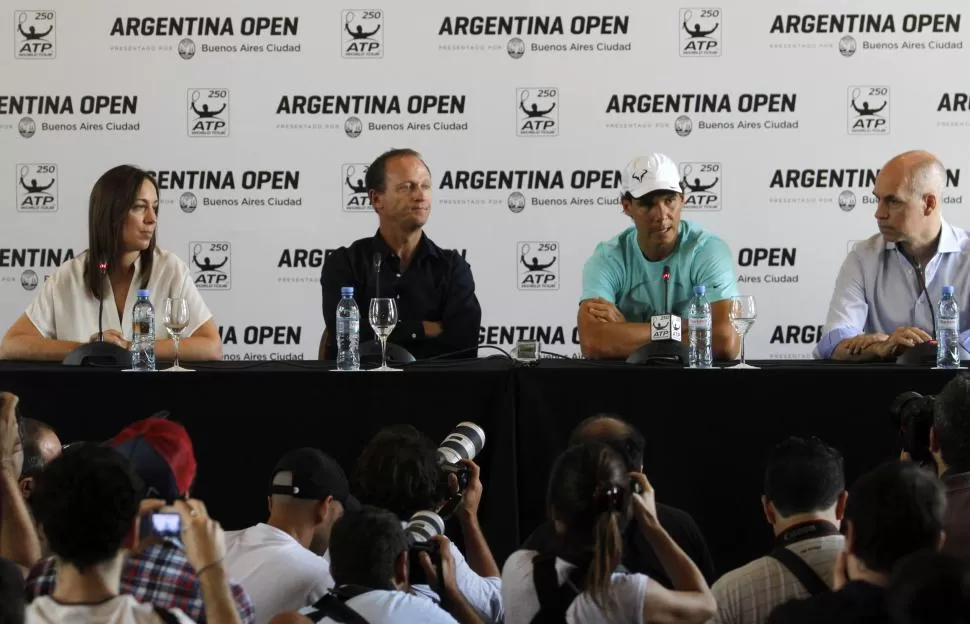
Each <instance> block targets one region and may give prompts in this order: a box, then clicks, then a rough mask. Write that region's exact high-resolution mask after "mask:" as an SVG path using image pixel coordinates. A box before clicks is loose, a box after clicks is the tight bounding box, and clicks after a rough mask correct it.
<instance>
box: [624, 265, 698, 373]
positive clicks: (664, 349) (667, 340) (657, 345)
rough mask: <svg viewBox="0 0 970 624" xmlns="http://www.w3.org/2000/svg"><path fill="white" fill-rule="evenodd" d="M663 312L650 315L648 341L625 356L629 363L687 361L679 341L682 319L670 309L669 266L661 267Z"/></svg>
mask: <svg viewBox="0 0 970 624" xmlns="http://www.w3.org/2000/svg"><path fill="white" fill-rule="evenodd" d="M662 279H663V285H664V305H663V314H654V315H653V316H651V317H650V342H648V343H647V344H645V345H643V346H641V347H639V348H637V350H636V351H634V352H633V353H631V354H630V357H628V358H627V360H626V361H627V363H629V364H644V363H647V362H665V363H671V364H679V365H683V364H685V363H686V362H687V355H686V349H685V347H684V345H683V343H682V342H681V341H682V340H683V337H684V333H683V325H684V323H683V320H682V319H681V318H680V317H679V316H677V315H676V314H672V313H671V311H670V266H669V265H664V269H663V275H662Z"/></svg>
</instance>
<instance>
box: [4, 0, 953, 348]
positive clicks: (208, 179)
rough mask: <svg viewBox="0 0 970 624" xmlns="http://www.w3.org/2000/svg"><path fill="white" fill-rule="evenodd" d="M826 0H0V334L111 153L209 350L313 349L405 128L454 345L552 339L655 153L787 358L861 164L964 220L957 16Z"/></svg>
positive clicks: (819, 305) (815, 304) (863, 197)
mask: <svg viewBox="0 0 970 624" xmlns="http://www.w3.org/2000/svg"><path fill="white" fill-rule="evenodd" d="M848 4H849V3H846V2H842V1H840V0H829V1H824V2H823V1H814V2H794V1H789V2H786V3H783V5H784V9H783V10H784V11H785V12H784V13H779V12H778V11H779V10H780V9H779V8H778V7H779V3H776V2H767V1H764V0H761V1H757V2H756V1H752V0H721V1H719V2H717V3H715V4H714V5H709V6H694V5H690V4H688V3H686V2H685V3H682V4H681V5H677V4H670V3H655V2H642V1H641V0H631V1H608V0H607V1H603V2H598V3H592V2H588V1H585V2H580V1H577V0H556V1H553V0H545V1H538V0H525V1H523V0H517V1H514V2H512V1H492V2H488V3H480V2H475V3H473V2H456V1H454V0H448V1H446V0H435V1H430V0H423V1H422V2H418V3H397V2H395V3H384V5H383V6H381V5H379V4H376V3H375V4H365V3H362V4H360V5H350V4H345V5H339V4H334V3H331V2H318V1H312V0H303V1H295V0H283V1H277V2H273V3H268V2H265V1H257V0H247V1H239V0H237V1H233V2H226V1H223V2H215V1H213V2H207V3H204V4H203V5H200V4H199V3H196V2H187V1H172V2H167V3H164V4H162V5H159V4H157V3H149V2H134V1H131V0H99V1H98V2H81V3H79V2H73V1H71V2H69V1H66V0H57V1H54V0H50V1H47V2H41V3H36V2H31V1H28V0H16V1H15V2H14V3H13V4H10V3H8V4H7V5H6V7H7V8H5V9H4V10H3V12H2V13H0V76H2V82H0V84H2V87H0V146H2V149H0V198H4V202H3V206H5V208H3V209H2V210H0V326H3V327H7V326H8V325H9V324H10V323H11V322H12V321H13V320H14V319H15V318H16V317H17V315H19V314H20V313H21V312H22V311H23V309H24V308H25V306H26V305H27V303H28V301H29V300H30V299H31V297H33V296H34V295H35V293H36V292H37V285H38V283H39V282H40V281H42V280H43V279H45V278H46V277H48V276H49V275H50V274H51V273H52V272H53V271H54V270H55V269H56V265H57V264H58V263H59V262H61V261H63V259H65V258H66V257H69V256H70V255H71V254H77V253H80V252H81V251H82V250H83V249H84V248H85V247H86V241H87V234H86V232H87V221H86V219H87V197H88V193H89V192H90V188H91V186H92V184H93V183H94V181H95V180H96V179H97V178H98V176H99V175H100V174H101V173H102V172H104V171H105V170H107V169H108V168H110V167H112V166H115V165H117V164H120V163H132V164H136V165H138V166H141V167H144V168H146V169H150V170H152V171H156V172H158V173H159V179H160V181H161V184H162V187H163V190H162V192H161V203H162V207H161V216H160V222H159V244H160V245H161V246H162V247H164V248H167V249H169V250H171V251H174V252H175V253H177V254H179V255H180V256H181V257H182V258H183V259H184V260H185V261H186V262H188V263H189V264H190V266H192V268H193V272H194V273H193V274H194V275H195V276H196V279H197V283H198V284H199V287H200V288H203V289H204V290H203V291H202V292H203V295H204V297H205V299H206V301H207V303H208V304H209V306H210V308H211V309H212V310H213V312H214V314H215V316H216V321H217V323H218V325H220V327H221V328H222V330H223V336H224V341H225V342H226V346H225V352H226V354H227V358H233V359H246V358H254V357H255V358H280V357H285V358H307V359H311V358H314V357H315V356H316V348H317V342H318V339H319V336H320V333H321V331H322V329H323V321H322V316H321V312H320V307H321V296H320V286H319V276H320V267H321V263H322V260H323V257H324V255H325V253H326V250H329V249H334V248H336V247H338V246H341V245H344V244H349V243H350V242H351V241H353V240H355V239H357V238H360V237H363V236H367V235H370V234H372V233H373V232H374V230H375V229H376V217H375V216H374V215H373V213H372V212H371V211H370V210H369V207H368V206H367V205H366V198H365V196H364V195H363V194H360V193H356V192H355V191H354V190H353V189H352V187H353V186H354V185H355V184H357V183H358V182H359V181H360V180H362V178H363V169H364V167H365V166H366V163H368V162H370V161H371V160H372V159H373V158H374V157H375V156H376V155H378V154H379V153H380V152H381V151H383V150H385V149H388V148H391V147H412V148H414V149H417V150H419V151H421V152H422V153H424V155H425V157H426V160H427V162H428V164H429V165H430V167H431V170H432V174H433V177H434V181H435V188H436V190H435V194H434V210H433V214H432V217H431V221H430V223H429V225H428V227H427V229H426V231H427V232H428V234H429V235H430V236H431V237H432V238H433V239H434V240H435V241H436V242H437V243H438V244H440V245H442V246H445V247H450V248H455V249H460V250H464V252H465V253H466V257H467V259H468V261H469V263H470V264H471V266H472V270H473V272H474V275H475V279H476V283H477V291H478V297H479V299H480V301H481V302H482V307H483V310H484V315H483V321H482V323H483V328H482V334H481V336H482V342H483V344H494V345H498V346H501V347H503V348H510V347H511V346H512V345H513V344H514V341H515V340H516V339H517V338H534V337H538V338H540V339H542V340H544V341H546V342H551V344H550V345H549V346H548V347H546V348H547V349H548V350H550V351H556V352H559V353H563V354H569V355H572V354H575V353H577V352H578V349H579V347H578V344H577V343H576V341H575V319H576V306H577V301H578V298H579V294H580V290H581V285H580V281H581V270H582V266H583V263H584V262H585V260H586V259H587V258H588V257H589V255H590V254H591V253H592V251H593V248H594V246H595V245H596V243H597V242H598V241H600V240H604V239H607V238H609V237H611V236H613V235H614V234H616V233H617V232H618V231H620V230H621V229H623V228H625V227H627V226H628V225H629V223H630V222H629V220H628V219H626V218H625V217H624V216H623V215H622V213H621V212H620V208H619V205H618V202H617V198H618V195H619V190H618V187H619V177H618V175H619V174H618V170H619V169H621V168H622V167H623V165H624V164H625V162H626V161H627V160H629V159H630V158H631V157H633V156H636V155H638V154H644V153H649V152H651V151H661V152H665V153H667V154H669V155H670V156H671V157H673V158H674V159H676V160H677V161H678V162H681V163H683V164H682V168H683V169H684V174H685V178H686V179H687V181H688V182H689V183H690V184H691V185H692V186H693V187H694V192H692V193H690V195H689V196H688V202H689V209H688V210H685V213H684V217H685V218H687V219H693V220H696V221H698V222H700V223H702V224H703V225H704V226H705V227H707V228H709V229H711V230H713V231H714V232H716V233H717V234H719V235H720V236H722V237H723V238H724V239H725V240H726V241H727V242H728V244H729V245H730V247H731V248H732V250H733V253H734V255H735V262H736V264H737V269H738V273H739V275H740V276H741V279H742V280H743V284H742V285H741V291H742V292H744V293H750V294H753V295H755V296H756V297H757V302H758V307H759V317H758V321H757V323H756V324H755V326H754V328H753V329H752V331H751V333H750V334H749V337H748V355H749V356H750V357H752V358H801V357H809V356H810V353H811V349H812V347H813V344H814V342H816V341H817V339H818V331H819V330H820V327H821V325H822V323H824V320H825V312H826V309H827V306H828V301H829V297H830V296H831V288H832V285H833V283H834V280H835V276H836V273H837V271H838V268H839V266H840V263H841V261H842V259H843V258H844V256H845V253H846V250H847V248H848V245H849V243H850V242H851V241H855V240H859V239H862V238H865V237H867V236H869V235H871V234H872V233H873V232H874V223H873V212H874V206H873V205H872V204H871V201H870V197H871V190H872V182H873V179H874V176H875V174H876V172H877V171H878V169H879V167H881V165H882V164H883V163H884V162H885V161H886V160H887V159H888V158H890V157H891V156H892V155H894V154H896V153H898V152H901V151H904V150H908V149H914V148H922V149H929V150H931V151H933V152H935V153H936V154H937V155H938V156H939V157H940V158H941V159H942V160H943V162H944V164H945V165H946V166H947V167H948V169H949V170H950V172H951V175H950V185H949V187H948V189H947V195H946V201H947V202H948V203H947V204H946V206H945V209H944V214H945V216H946V218H948V219H949V220H950V221H952V222H953V223H956V224H957V225H960V226H967V225H970V219H968V218H967V215H965V213H964V201H963V193H964V189H965V188H967V186H968V185H970V179H967V178H966V177H965V176H966V175H970V173H966V170H967V168H968V166H970V148H968V147H967V145H968V139H970V113H968V111H967V107H968V104H967V102H968V95H967V92H968V91H970V74H968V73H967V67H968V60H970V52H968V50H970V42H968V41H967V38H968V37H967V33H968V31H970V6H968V5H967V3H966V2H964V1H961V0H954V1H952V2H945V1H935V2H933V1H931V2H926V3H913V2H910V1H906V0H893V1H888V0H871V1H868V2H863V1H858V2H853V3H851V9H847V5H848ZM203 7H204V8H203ZM367 7H370V8H367ZM847 10H851V11H854V12H855V13H853V14H846V13H845V11H847ZM3 50H6V52H3ZM553 105H555V106H553ZM550 109H551V110H550ZM193 172H197V173H193ZM523 255H524V256H525V257H526V259H527V260H528V261H529V262H530V263H531V259H532V258H533V257H535V258H537V261H538V262H539V263H540V264H548V263H550V262H552V264H551V265H550V266H549V267H548V268H547V269H545V270H543V271H529V270H528V269H526V267H525V266H524V264H523V263H522V262H521V258H522V256H523ZM553 261H554V262H553ZM487 353H488V351H483V355H484V354H487Z"/></svg>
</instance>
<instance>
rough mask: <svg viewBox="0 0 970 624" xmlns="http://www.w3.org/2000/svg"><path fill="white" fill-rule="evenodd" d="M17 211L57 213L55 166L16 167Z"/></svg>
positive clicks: (20, 165)
mask: <svg viewBox="0 0 970 624" xmlns="http://www.w3.org/2000/svg"><path fill="white" fill-rule="evenodd" d="M16 169H17V180H16V185H17V210H19V211H20V212H56V211H57V165H55V164H50V163H47V164H19V165H17V168H16Z"/></svg>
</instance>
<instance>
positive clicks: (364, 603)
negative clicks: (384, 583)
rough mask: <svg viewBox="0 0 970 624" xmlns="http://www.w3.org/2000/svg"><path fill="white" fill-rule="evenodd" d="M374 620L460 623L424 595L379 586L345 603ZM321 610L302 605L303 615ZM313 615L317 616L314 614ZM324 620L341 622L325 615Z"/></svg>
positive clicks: (375, 622) (382, 623) (383, 623)
mask: <svg viewBox="0 0 970 624" xmlns="http://www.w3.org/2000/svg"><path fill="white" fill-rule="evenodd" d="M345 604H346V605H347V606H348V607H350V608H351V609H353V610H354V611H356V612H357V614H358V615H360V616H361V617H362V618H364V619H365V620H366V621H367V622H369V623H370V624H395V623H397V622H406V623H408V624H411V623H412V622H413V623H414V624H458V623H457V621H456V620H455V618H453V617H451V615H449V614H448V612H447V611H445V610H443V609H442V608H441V607H439V606H438V605H436V604H435V603H434V602H432V601H431V600H429V599H428V598H425V597H424V596H415V595H412V594H409V593H407V592H403V591H386V590H382V589H375V590H373V591H369V592H365V593H363V594H360V595H358V596H354V597H353V598H351V599H349V600H348V601H347V602H346V603H345ZM316 612H317V610H316V609H314V608H313V607H305V608H303V609H300V614H301V615H306V616H307V617H311V616H312V615H313V614H314V613H316ZM311 619H313V618H312V617H311ZM319 621H320V622H321V624H337V623H336V622H335V621H334V620H332V619H330V618H328V617H325V618H323V619H321V620H319Z"/></svg>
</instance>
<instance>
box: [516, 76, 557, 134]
mask: <svg viewBox="0 0 970 624" xmlns="http://www.w3.org/2000/svg"><path fill="white" fill-rule="evenodd" d="M516 96H517V100H518V101H517V102H516V122H517V127H516V135H517V136H520V137H549V136H559V89H556V88H553V87H529V88H520V89H517V90H516Z"/></svg>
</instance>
